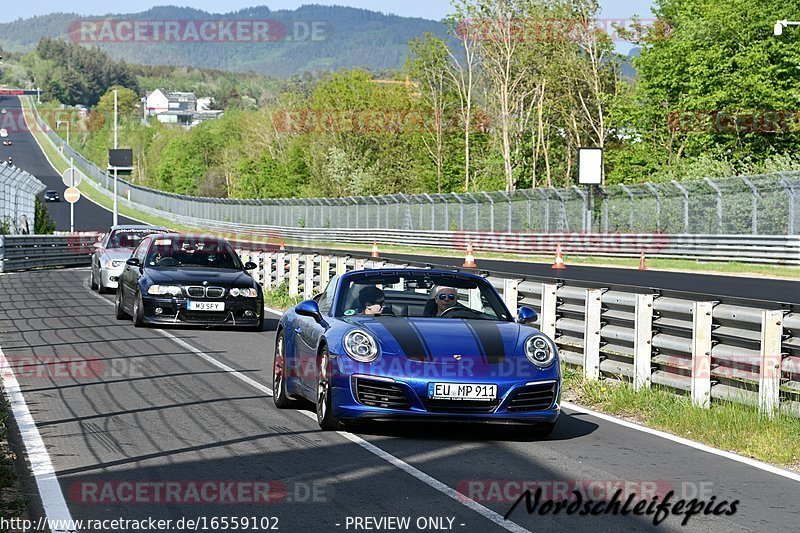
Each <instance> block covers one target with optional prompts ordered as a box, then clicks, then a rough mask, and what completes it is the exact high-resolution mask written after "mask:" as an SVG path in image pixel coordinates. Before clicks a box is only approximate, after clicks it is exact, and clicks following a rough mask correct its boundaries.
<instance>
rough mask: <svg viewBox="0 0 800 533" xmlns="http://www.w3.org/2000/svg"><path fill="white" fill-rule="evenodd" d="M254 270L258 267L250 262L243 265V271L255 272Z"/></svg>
mask: <svg viewBox="0 0 800 533" xmlns="http://www.w3.org/2000/svg"><path fill="white" fill-rule="evenodd" d="M256 268H258V265H257V264H255V263H253V262H252V261H248V262H247V263H245V264H244V269H245V270H255V269H256Z"/></svg>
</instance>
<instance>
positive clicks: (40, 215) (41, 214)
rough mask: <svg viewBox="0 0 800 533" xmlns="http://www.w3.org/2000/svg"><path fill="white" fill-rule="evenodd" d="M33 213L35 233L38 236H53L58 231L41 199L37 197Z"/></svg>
mask: <svg viewBox="0 0 800 533" xmlns="http://www.w3.org/2000/svg"><path fill="white" fill-rule="evenodd" d="M35 202H36V203H35V204H34V211H33V232H34V233H35V234H36V235H51V234H52V233H53V232H54V231H55V230H56V224H55V222H53V219H52V218H50V213H49V212H48V211H47V207H45V205H44V203H43V202H42V200H41V198H39V197H38V196H37V197H36V200H35Z"/></svg>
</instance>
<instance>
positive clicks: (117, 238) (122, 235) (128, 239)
mask: <svg viewBox="0 0 800 533" xmlns="http://www.w3.org/2000/svg"><path fill="white" fill-rule="evenodd" d="M154 231H158V230H156V229H147V230H144V229H140V230H132V229H124V230H116V231H115V232H113V233H112V234H111V236H110V237H109V238H108V244H107V245H106V248H109V249H113V248H131V249H133V248H136V247H137V246H139V242H140V241H141V240H142V239H144V238H145V237H147V236H148V235H150V234H151V233H153V232H154Z"/></svg>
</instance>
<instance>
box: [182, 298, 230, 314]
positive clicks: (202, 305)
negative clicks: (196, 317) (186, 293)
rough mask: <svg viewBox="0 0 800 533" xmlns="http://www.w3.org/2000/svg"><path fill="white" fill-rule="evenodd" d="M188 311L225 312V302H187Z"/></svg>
mask: <svg viewBox="0 0 800 533" xmlns="http://www.w3.org/2000/svg"><path fill="white" fill-rule="evenodd" d="M186 309H188V310H189V311H224V310H225V302H194V301H192V300H189V301H188V302H186Z"/></svg>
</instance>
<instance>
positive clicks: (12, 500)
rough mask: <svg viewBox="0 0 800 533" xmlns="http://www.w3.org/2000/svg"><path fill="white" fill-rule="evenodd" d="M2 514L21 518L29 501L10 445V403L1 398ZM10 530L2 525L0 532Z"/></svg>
mask: <svg viewBox="0 0 800 533" xmlns="http://www.w3.org/2000/svg"><path fill="white" fill-rule="evenodd" d="M0 402H2V403H1V404H0V516H2V517H4V518H6V519H9V518H21V517H23V516H24V515H25V514H26V512H27V501H26V500H25V498H23V497H22V493H21V491H20V488H19V483H18V481H17V476H16V474H15V473H14V452H12V451H11V449H10V448H9V446H8V439H7V436H8V427H7V426H6V421H7V420H8V405H6V403H5V401H4V400H0ZM5 531H8V530H7V529H4V528H2V527H0V532H3V533H4V532H5Z"/></svg>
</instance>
